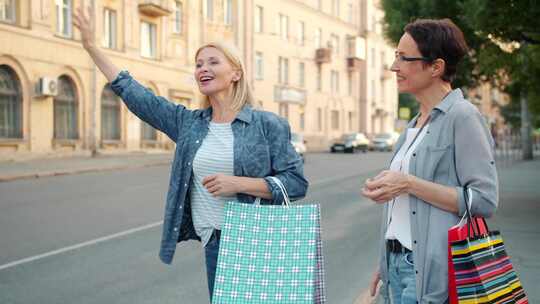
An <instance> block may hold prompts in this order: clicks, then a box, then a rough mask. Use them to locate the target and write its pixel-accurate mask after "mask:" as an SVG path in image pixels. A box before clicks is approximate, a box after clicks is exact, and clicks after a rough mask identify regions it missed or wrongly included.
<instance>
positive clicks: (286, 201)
mask: <svg viewBox="0 0 540 304" xmlns="http://www.w3.org/2000/svg"><path fill="white" fill-rule="evenodd" d="M269 178H270V179H271V180H272V181H273V182H274V183H276V184H277V186H278V188H279V190H280V191H281V194H283V203H284V205H285V206H287V207H289V205H290V204H291V200H290V199H289V194H288V193H287V190H286V189H285V186H283V183H282V182H281V180H280V179H279V178H277V177H275V176H269ZM254 204H255V205H260V204H261V198H260V197H257V198H255V202H254Z"/></svg>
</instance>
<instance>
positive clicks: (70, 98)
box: [54, 75, 79, 139]
mask: <svg viewBox="0 0 540 304" xmlns="http://www.w3.org/2000/svg"><path fill="white" fill-rule="evenodd" d="M78 109H79V103H78V100H77V93H76V90H75V84H74V83H73V81H72V80H71V79H70V78H69V77H68V76H65V75H64V76H60V78H58V95H57V96H56V97H55V98H54V138H55V139H78V138H79V124H78V121H79V120H78V113H79V111H78Z"/></svg>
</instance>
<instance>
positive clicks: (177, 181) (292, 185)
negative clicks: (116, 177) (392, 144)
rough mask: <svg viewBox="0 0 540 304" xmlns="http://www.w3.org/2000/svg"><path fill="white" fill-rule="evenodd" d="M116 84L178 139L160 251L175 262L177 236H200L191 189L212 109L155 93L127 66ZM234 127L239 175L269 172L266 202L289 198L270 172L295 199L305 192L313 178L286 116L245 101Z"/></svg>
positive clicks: (141, 113) (242, 198)
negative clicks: (193, 107) (293, 141)
mask: <svg viewBox="0 0 540 304" xmlns="http://www.w3.org/2000/svg"><path fill="white" fill-rule="evenodd" d="M111 88H112V89H113V91H114V92H115V93H116V94H117V95H118V96H120V97H121V98H122V100H123V101H124V102H125V104H126V105H127V107H128V108H129V110H130V111H131V112H133V113H134V114H135V115H137V116H138V117H139V118H140V119H142V120H143V121H145V122H147V123H148V124H150V125H152V126H153V127H154V128H156V129H158V130H160V131H161V132H163V133H165V134H166V135H167V136H169V138H171V140H173V141H174V142H175V143H176V151H175V155H174V160H173V163H172V168H171V176H170V182H169V191H168V193H167V202H166V206H165V216H164V220H163V234H162V241H161V248H160V253H159V257H160V258H161V260H162V261H163V262H164V263H167V264H170V263H171V262H172V259H173V256H174V252H175V250H176V243H177V242H181V241H185V240H199V241H200V238H199V237H198V236H197V234H196V233H195V229H194V227H193V221H192V218H191V204H190V196H189V191H190V185H191V179H192V164H193V158H194V157H195V154H196V152H197V150H198V149H199V147H200V146H201V144H202V141H203V140H204V138H205V137H206V134H207V133H208V124H209V122H210V120H211V118H212V109H211V108H208V109H203V110H189V109H187V108H185V107H184V106H182V105H180V104H174V103H171V102H169V101H167V100H166V99H165V98H163V97H159V96H156V95H154V94H153V93H152V92H151V91H150V90H148V89H146V88H145V87H143V86H142V85H141V84H139V83H138V82H137V81H135V80H134V79H133V78H132V77H131V76H130V75H129V73H128V72H126V71H122V72H121V73H120V74H119V75H118V76H117V78H116V79H115V80H114V81H113V82H112V83H111ZM232 130H233V134H234V148H233V149H234V175H235V176H247V177H259V178H264V180H265V182H266V184H267V186H268V189H269V190H270V192H271V193H272V199H271V200H262V202H261V204H281V203H282V202H283V195H282V194H281V192H280V190H279V188H278V186H277V185H276V184H275V182H274V181H272V180H271V178H269V176H275V177H277V178H279V179H280V180H281V182H282V183H283V185H284V186H285V188H286V190H287V192H288V194H289V196H290V198H291V200H298V199H301V198H303V197H304V196H305V194H306V191H307V188H308V182H307V180H306V179H305V178H304V173H303V170H304V168H303V164H302V160H301V158H300V156H299V155H298V154H297V153H296V151H295V150H294V148H293V146H292V144H291V143H290V137H291V135H290V127H289V124H288V122H287V121H286V120H284V119H283V118H281V117H279V116H277V115H276V114H274V113H271V112H265V111H258V110H254V109H253V108H251V107H250V106H244V107H243V108H242V109H241V111H240V112H239V113H238V115H237V117H236V119H235V120H234V121H233V122H232ZM237 199H238V201H239V202H242V203H250V204H251V203H253V202H254V200H255V198H254V197H253V196H250V195H247V194H243V193H238V194H237Z"/></svg>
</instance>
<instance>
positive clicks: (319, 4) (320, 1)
mask: <svg viewBox="0 0 540 304" xmlns="http://www.w3.org/2000/svg"><path fill="white" fill-rule="evenodd" d="M322 2H323V0H317V9H318V10H320V11H321V10H322Z"/></svg>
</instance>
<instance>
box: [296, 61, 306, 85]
mask: <svg viewBox="0 0 540 304" xmlns="http://www.w3.org/2000/svg"><path fill="white" fill-rule="evenodd" d="M305 85H306V64H305V63H303V62H300V63H298V86H299V87H301V88H303V87H304V86H305Z"/></svg>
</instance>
